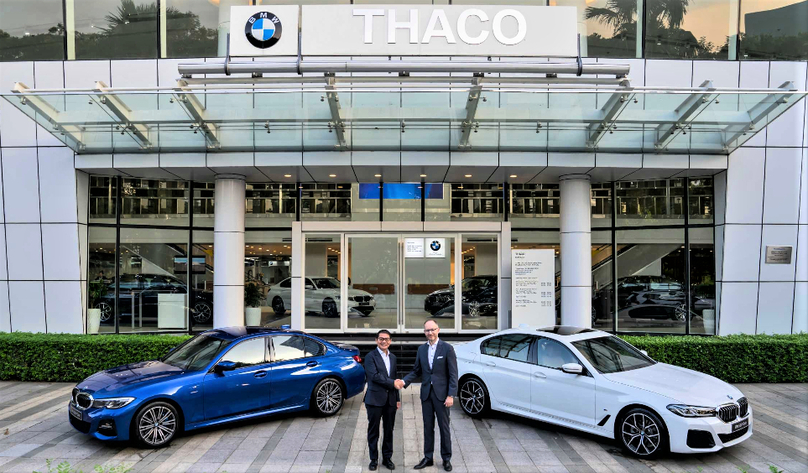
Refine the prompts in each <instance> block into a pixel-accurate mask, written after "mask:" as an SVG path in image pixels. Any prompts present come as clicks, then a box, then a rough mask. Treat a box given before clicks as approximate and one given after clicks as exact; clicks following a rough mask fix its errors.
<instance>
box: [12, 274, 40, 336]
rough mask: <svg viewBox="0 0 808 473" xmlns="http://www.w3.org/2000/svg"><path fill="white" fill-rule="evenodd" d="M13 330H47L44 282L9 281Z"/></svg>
mask: <svg viewBox="0 0 808 473" xmlns="http://www.w3.org/2000/svg"><path fill="white" fill-rule="evenodd" d="M8 292H9V300H10V306H11V329H12V330H13V331H15V332H42V333H44V332H45V331H46V329H45V293H44V286H43V283H42V281H9V283H8Z"/></svg>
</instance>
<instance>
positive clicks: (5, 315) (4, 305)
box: [0, 281, 11, 332]
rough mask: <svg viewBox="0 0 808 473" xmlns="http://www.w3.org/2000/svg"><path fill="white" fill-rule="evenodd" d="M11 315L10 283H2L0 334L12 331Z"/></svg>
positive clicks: (0, 289) (0, 291)
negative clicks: (9, 308) (9, 303)
mask: <svg viewBox="0 0 808 473" xmlns="http://www.w3.org/2000/svg"><path fill="white" fill-rule="evenodd" d="M10 314H11V313H10V312H9V311H8V281H0V332H10V331H11V315H10Z"/></svg>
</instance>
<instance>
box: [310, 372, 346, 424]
mask: <svg viewBox="0 0 808 473" xmlns="http://www.w3.org/2000/svg"><path fill="white" fill-rule="evenodd" d="M315 396H316V398H315V402H316V403H317V410H319V411H320V413H322V414H323V415H331V414H334V413H335V412H337V411H338V410H339V408H340V407H342V386H340V384H339V383H338V382H337V381H336V380H333V379H326V380H325V381H323V382H322V383H321V384H320V386H319V387H318V389H317V393H316V395H315Z"/></svg>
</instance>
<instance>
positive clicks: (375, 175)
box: [373, 174, 382, 177]
mask: <svg viewBox="0 0 808 473" xmlns="http://www.w3.org/2000/svg"><path fill="white" fill-rule="evenodd" d="M373 176H374V177H382V175H381V174H374V175H373Z"/></svg>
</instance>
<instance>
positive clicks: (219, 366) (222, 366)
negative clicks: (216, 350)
mask: <svg viewBox="0 0 808 473" xmlns="http://www.w3.org/2000/svg"><path fill="white" fill-rule="evenodd" d="M234 369H236V363H235V362H234V361H220V362H218V363H216V366H214V367H213V372H214V373H216V374H219V375H223V374H224V372H225V371H233V370H234Z"/></svg>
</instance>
